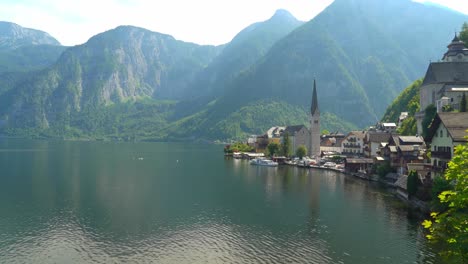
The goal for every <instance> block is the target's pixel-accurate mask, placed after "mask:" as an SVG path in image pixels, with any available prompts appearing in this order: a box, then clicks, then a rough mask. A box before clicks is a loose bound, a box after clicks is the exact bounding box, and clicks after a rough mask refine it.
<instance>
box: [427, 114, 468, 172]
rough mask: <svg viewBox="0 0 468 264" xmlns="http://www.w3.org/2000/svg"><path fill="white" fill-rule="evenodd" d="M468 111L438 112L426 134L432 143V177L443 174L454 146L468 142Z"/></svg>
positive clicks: (428, 140)
mask: <svg viewBox="0 0 468 264" xmlns="http://www.w3.org/2000/svg"><path fill="white" fill-rule="evenodd" d="M467 129H468V113H466V112H465V113H457V112H447V113H445V112H442V113H437V114H436V116H435V118H434V120H433V121H432V123H431V125H430V126H429V130H428V133H427V136H426V142H428V143H429V144H430V145H431V164H432V175H431V176H432V177H435V176H440V175H443V173H444V172H445V169H446V168H447V164H448V162H449V161H450V160H451V159H452V157H453V153H454V148H455V147H456V146H457V145H460V144H463V143H466V142H467V139H466V138H465V136H467V132H466V130H467Z"/></svg>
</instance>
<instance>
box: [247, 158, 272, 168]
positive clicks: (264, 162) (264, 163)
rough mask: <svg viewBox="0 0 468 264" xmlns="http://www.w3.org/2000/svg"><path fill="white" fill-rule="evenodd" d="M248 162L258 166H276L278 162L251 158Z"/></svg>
mask: <svg viewBox="0 0 468 264" xmlns="http://www.w3.org/2000/svg"><path fill="white" fill-rule="evenodd" d="M250 164H252V165H258V166H268V167H276V166H278V162H274V161H272V160H269V159H253V160H251V161H250Z"/></svg>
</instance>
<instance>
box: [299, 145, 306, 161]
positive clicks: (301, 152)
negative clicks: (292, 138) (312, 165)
mask: <svg viewBox="0 0 468 264" xmlns="http://www.w3.org/2000/svg"><path fill="white" fill-rule="evenodd" d="M306 155H307V148H306V147H305V146H304V145H300V146H299V147H297V149H296V157H298V158H300V159H302V158H303V157H305V156H306Z"/></svg>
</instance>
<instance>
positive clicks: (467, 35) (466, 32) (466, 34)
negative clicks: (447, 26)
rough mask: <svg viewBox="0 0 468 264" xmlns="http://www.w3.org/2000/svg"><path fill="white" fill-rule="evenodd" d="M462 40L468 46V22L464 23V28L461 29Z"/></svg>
mask: <svg viewBox="0 0 468 264" xmlns="http://www.w3.org/2000/svg"><path fill="white" fill-rule="evenodd" d="M460 40H461V41H463V42H464V43H465V46H468V22H465V23H463V26H462V30H461V31H460Z"/></svg>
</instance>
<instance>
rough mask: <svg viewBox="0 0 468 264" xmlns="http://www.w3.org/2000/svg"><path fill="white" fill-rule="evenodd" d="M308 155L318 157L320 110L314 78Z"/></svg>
mask: <svg viewBox="0 0 468 264" xmlns="http://www.w3.org/2000/svg"><path fill="white" fill-rule="evenodd" d="M309 133H310V138H309V156H310V157H314V158H316V159H318V158H320V154H321V152H320V111H319V106H318V98H317V84H316V82H315V79H314V90H313V92H312V104H311V105H310V130H309Z"/></svg>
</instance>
